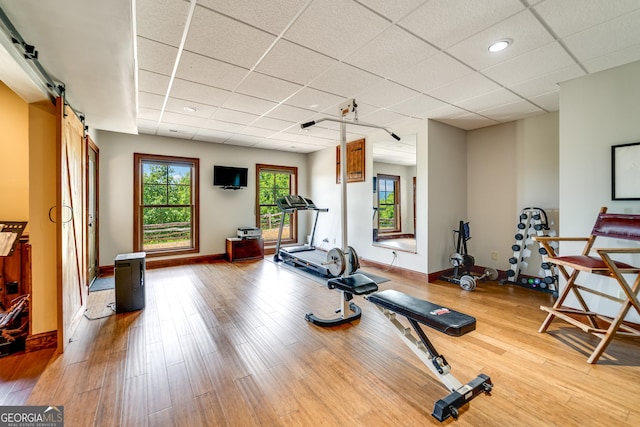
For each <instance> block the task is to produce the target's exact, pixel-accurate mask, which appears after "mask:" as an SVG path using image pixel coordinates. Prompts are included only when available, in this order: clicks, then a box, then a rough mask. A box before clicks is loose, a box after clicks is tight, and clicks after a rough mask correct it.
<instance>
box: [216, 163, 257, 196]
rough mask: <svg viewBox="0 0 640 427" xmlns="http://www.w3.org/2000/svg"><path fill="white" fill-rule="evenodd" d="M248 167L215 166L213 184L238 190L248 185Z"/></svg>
mask: <svg viewBox="0 0 640 427" xmlns="http://www.w3.org/2000/svg"><path fill="white" fill-rule="evenodd" d="M248 171H249V170H248V169H247V168H236V167H232V166H217V165H215V166H213V185H214V186H216V187H222V188H225V189H233V190H238V189H240V188H242V187H246V186H247V173H248Z"/></svg>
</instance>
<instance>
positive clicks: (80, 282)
mask: <svg viewBox="0 0 640 427" xmlns="http://www.w3.org/2000/svg"><path fill="white" fill-rule="evenodd" d="M56 107H57V115H58V116H57V120H58V137H57V141H58V147H57V148H58V150H57V153H58V163H57V164H58V180H59V183H58V186H57V187H58V195H57V204H56V205H57V206H56V223H57V237H58V256H59V259H58V266H59V267H58V300H59V304H58V350H59V351H64V349H65V346H66V343H68V342H69V339H70V338H71V336H72V334H73V331H74V330H75V328H76V326H77V324H78V321H79V320H80V319H81V317H82V313H83V309H84V305H85V302H86V295H87V289H86V281H85V274H86V268H85V260H86V258H85V242H86V240H85V230H86V228H85V198H84V195H85V188H84V170H85V169H84V158H85V157H84V152H83V150H84V146H85V145H84V125H83V124H82V122H81V121H80V119H78V117H77V116H76V114H75V112H74V111H73V110H72V109H71V108H69V106H66V105H64V102H63V100H62V99H61V98H58V99H57V101H56Z"/></svg>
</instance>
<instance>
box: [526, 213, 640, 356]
mask: <svg viewBox="0 0 640 427" xmlns="http://www.w3.org/2000/svg"><path fill="white" fill-rule="evenodd" d="M597 237H608V238H612V239H617V240H618V241H640V215H632V214H609V213H607V208H606V207H603V208H601V209H600V213H599V214H598V217H597V219H596V223H595V225H594V226H593V230H592V231H591V235H590V236H589V237H547V236H534V237H533V239H535V240H537V241H539V242H540V244H541V245H542V246H543V247H544V248H545V249H546V251H547V262H550V263H553V264H555V265H556V266H557V267H558V270H559V271H560V273H562V275H563V277H564V278H565V279H566V281H567V283H566V285H565V286H564V288H563V289H562V292H561V293H560V295H559V297H558V300H557V301H556V302H555V304H554V305H553V307H546V306H541V307H540V309H542V310H544V311H546V312H548V313H549V314H547V317H546V319H545V320H544V322H542V325H541V326H540V329H539V331H538V332H545V331H546V330H547V328H548V327H549V325H550V324H551V322H552V321H553V319H554V318H556V317H558V318H560V319H562V320H564V321H566V322H568V323H570V324H572V325H574V326H576V327H578V328H580V329H582V330H583V331H584V332H587V333H589V334H591V335H594V336H596V337H598V338H599V339H600V342H599V343H598V345H597V346H596V348H595V349H594V350H593V352H592V353H591V355H590V356H589V358H588V359H587V362H588V363H596V362H597V361H598V359H599V358H600V356H601V355H602V353H604V351H605V350H606V348H607V346H608V345H609V343H610V342H611V340H612V339H613V338H614V337H615V336H616V335H625V336H632V337H640V331H639V330H637V329H636V328H633V327H631V326H630V325H626V324H624V323H623V321H624V318H625V316H626V315H627V313H628V312H629V310H630V309H631V308H634V309H635V310H636V312H637V313H638V314H640V301H639V300H638V294H639V292H640V267H635V266H633V265H630V264H627V263H625V262H621V261H619V260H613V259H612V256H616V257H617V256H619V255H626V256H634V255H635V256H638V254H640V246H638V245H636V246H635V247H617V248H596V249H594V248H593V245H594V243H595V241H596V238H597ZM580 241H582V242H585V246H584V249H583V250H582V253H581V254H580V255H567V256H558V255H557V254H556V252H555V250H554V248H553V247H552V246H551V243H552V242H580ZM592 250H593V251H595V252H596V253H597V254H598V255H597V256H594V255H590V254H591V252H592ZM567 268H570V269H571V274H569V273H568V272H567ZM586 274H595V275H599V276H604V277H608V278H610V279H614V282H613V283H617V284H618V285H619V287H616V288H614V289H615V290H617V291H618V292H619V294H618V295H617V296H614V295H612V292H611V291H610V292H607V293H605V292H602V291H601V290H598V289H594V288H593V287H588V286H586V284H585V282H582V283H578V282H577V280H578V278H580V279H581V280H582V279H583V278H585V277H584V276H585V275H586ZM624 274H635V275H636V277H635V280H634V282H633V285H630V284H629V282H628V281H627V279H626V278H625V277H624ZM569 293H572V294H573V295H574V296H575V297H576V299H577V301H578V305H579V306H580V308H577V309H576V308H571V307H564V306H563V303H564V302H565V300H566V298H567V296H569ZM583 293H590V294H592V295H596V296H598V297H601V298H606V299H608V300H611V301H615V302H617V303H619V304H620V309H619V310H618V313H617V314H616V315H615V316H614V317H611V316H605V315H603V314H598V313H596V312H594V311H592V310H591V309H590V308H589V306H588V304H587V302H586V300H585V298H584V295H583ZM605 325H607V326H606V327H604V326H605Z"/></svg>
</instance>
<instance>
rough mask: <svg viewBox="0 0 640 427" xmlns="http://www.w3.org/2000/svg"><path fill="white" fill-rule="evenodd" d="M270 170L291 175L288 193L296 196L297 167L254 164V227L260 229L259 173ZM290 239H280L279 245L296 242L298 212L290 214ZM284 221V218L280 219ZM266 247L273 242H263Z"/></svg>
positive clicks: (273, 242) (273, 241)
mask: <svg viewBox="0 0 640 427" xmlns="http://www.w3.org/2000/svg"><path fill="white" fill-rule="evenodd" d="M263 169H264V170H272V171H276V172H277V171H286V172H289V173H291V174H292V175H293V182H292V183H291V188H290V190H289V191H290V192H291V194H298V167H297V166H278V165H267V164H263V163H256V194H255V196H256V199H255V205H254V209H255V213H256V227H260V171H261V170H263ZM290 215H291V221H290V224H291V225H290V226H291V231H292V235H291V238H288V237H287V238H284V237H283V239H282V241H281V243H295V242H297V241H298V212H297V211H294V212H292V213H291V214H290ZM282 220H283V221H284V218H283V219H282ZM265 243H266V244H267V245H269V244H274V245H275V240H267V241H266V242H265Z"/></svg>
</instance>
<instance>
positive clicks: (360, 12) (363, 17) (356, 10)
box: [284, 0, 389, 59]
mask: <svg viewBox="0 0 640 427" xmlns="http://www.w3.org/2000/svg"><path fill="white" fill-rule="evenodd" d="M388 26H389V22H388V21H386V20H384V19H383V18H381V17H380V16H378V15H376V14H375V13H373V12H371V11H370V10H368V9H367V8H365V7H363V6H361V5H359V4H357V3H355V2H353V1H338V2H336V1H334V0H314V1H313V3H311V4H310V5H309V7H308V8H307V9H306V10H305V11H304V13H303V14H302V15H301V16H300V17H299V18H298V20H297V21H296V22H294V23H293V25H292V26H291V27H290V28H289V30H288V31H287V32H286V33H285V35H284V38H285V39H287V40H291V41H293V42H296V43H298V44H301V45H303V46H306V47H309V48H310V49H313V50H316V51H318V52H322V53H324V54H325V55H328V56H330V57H332V58H336V59H343V58H345V57H347V56H348V55H349V54H350V53H352V52H353V51H355V50H356V49H358V48H359V47H361V46H363V45H364V44H365V43H367V42H368V41H369V40H371V39H372V38H373V37H375V36H376V35H377V34H379V33H380V32H381V31H382V30H384V29H385V28H386V27H388Z"/></svg>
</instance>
